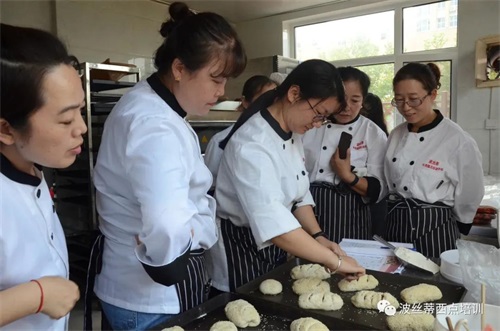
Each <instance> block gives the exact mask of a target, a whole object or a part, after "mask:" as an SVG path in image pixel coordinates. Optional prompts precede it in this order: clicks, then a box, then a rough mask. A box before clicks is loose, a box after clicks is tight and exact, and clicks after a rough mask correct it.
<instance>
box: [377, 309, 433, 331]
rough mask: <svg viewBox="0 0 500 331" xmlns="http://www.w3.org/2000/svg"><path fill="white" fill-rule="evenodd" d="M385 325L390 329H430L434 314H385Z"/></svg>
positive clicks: (394, 330)
mask: <svg viewBox="0 0 500 331" xmlns="http://www.w3.org/2000/svg"><path fill="white" fill-rule="evenodd" d="M387 325H388V326H389V330H391V331H432V330H434V316H432V315H431V314H428V313H418V314H415V313H413V314H410V313H408V314H401V313H397V314H396V315H394V316H387Z"/></svg>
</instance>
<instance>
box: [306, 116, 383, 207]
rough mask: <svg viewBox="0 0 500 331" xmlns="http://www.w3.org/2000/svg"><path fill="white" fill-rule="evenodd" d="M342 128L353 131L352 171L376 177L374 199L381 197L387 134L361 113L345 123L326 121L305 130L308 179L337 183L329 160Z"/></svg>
mask: <svg viewBox="0 0 500 331" xmlns="http://www.w3.org/2000/svg"><path fill="white" fill-rule="evenodd" d="M344 131H345V132H347V133H349V134H351V135H352V141H351V166H354V167H355V169H354V171H356V172H357V173H358V176H360V177H364V176H370V177H374V178H376V179H378V180H379V182H380V186H381V189H380V194H379V196H378V200H377V201H379V200H381V199H382V198H384V197H385V196H386V194H387V190H386V188H385V187H386V185H385V181H384V168H383V164H384V155H385V150H386V147H387V146H386V144H387V136H386V135H385V133H384V131H382V129H380V128H379V127H378V126H377V125H376V124H375V123H373V122H372V121H371V120H369V119H368V118H366V117H364V116H362V115H360V116H358V118H357V119H356V120H355V121H353V122H351V123H348V124H338V123H329V124H326V125H323V126H321V127H320V128H318V129H317V130H309V131H307V132H306V133H305V134H304V136H303V143H304V152H305V159H306V168H307V171H308V172H309V180H310V182H311V183H313V182H329V183H333V184H335V185H337V184H339V183H340V181H341V180H340V177H338V176H337V175H336V174H335V172H334V171H333V169H332V167H331V166H330V160H331V158H332V156H333V154H334V153H335V151H336V150H337V147H338V144H339V140H340V135H341V134H342V132H344ZM363 201H365V202H368V199H367V198H365V197H363ZM373 202H375V201H373Z"/></svg>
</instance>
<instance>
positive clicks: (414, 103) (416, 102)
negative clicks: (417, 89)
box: [391, 94, 430, 108]
mask: <svg viewBox="0 0 500 331" xmlns="http://www.w3.org/2000/svg"><path fill="white" fill-rule="evenodd" d="M429 95H430V94H426V95H425V96H423V97H422V98H411V99H408V101H406V100H405V99H396V98H393V99H392V100H391V105H393V106H394V107H397V108H403V107H404V105H405V104H407V105H408V106H410V107H412V108H414V107H418V106H420V105H421V104H422V103H423V102H424V100H425V98H427V97H428V96H429Z"/></svg>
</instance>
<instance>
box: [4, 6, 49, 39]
mask: <svg viewBox="0 0 500 331" xmlns="http://www.w3.org/2000/svg"><path fill="white" fill-rule="evenodd" d="M0 22H2V23H5V24H12V25H20V26H27V27H32V28H39V29H43V30H46V31H50V32H52V33H55V32H56V26H55V0H45V1H40V0H34V1H19V0H2V1H0Z"/></svg>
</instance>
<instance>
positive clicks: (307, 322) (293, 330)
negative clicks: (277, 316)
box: [290, 317, 329, 331]
mask: <svg viewBox="0 0 500 331" xmlns="http://www.w3.org/2000/svg"><path fill="white" fill-rule="evenodd" d="M290 331H329V329H328V327H327V326H326V325H324V324H323V323H321V322H320V321H318V320H317V319H315V318H312V317H303V318H299V319H297V320H295V321H293V322H292V324H290Z"/></svg>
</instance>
